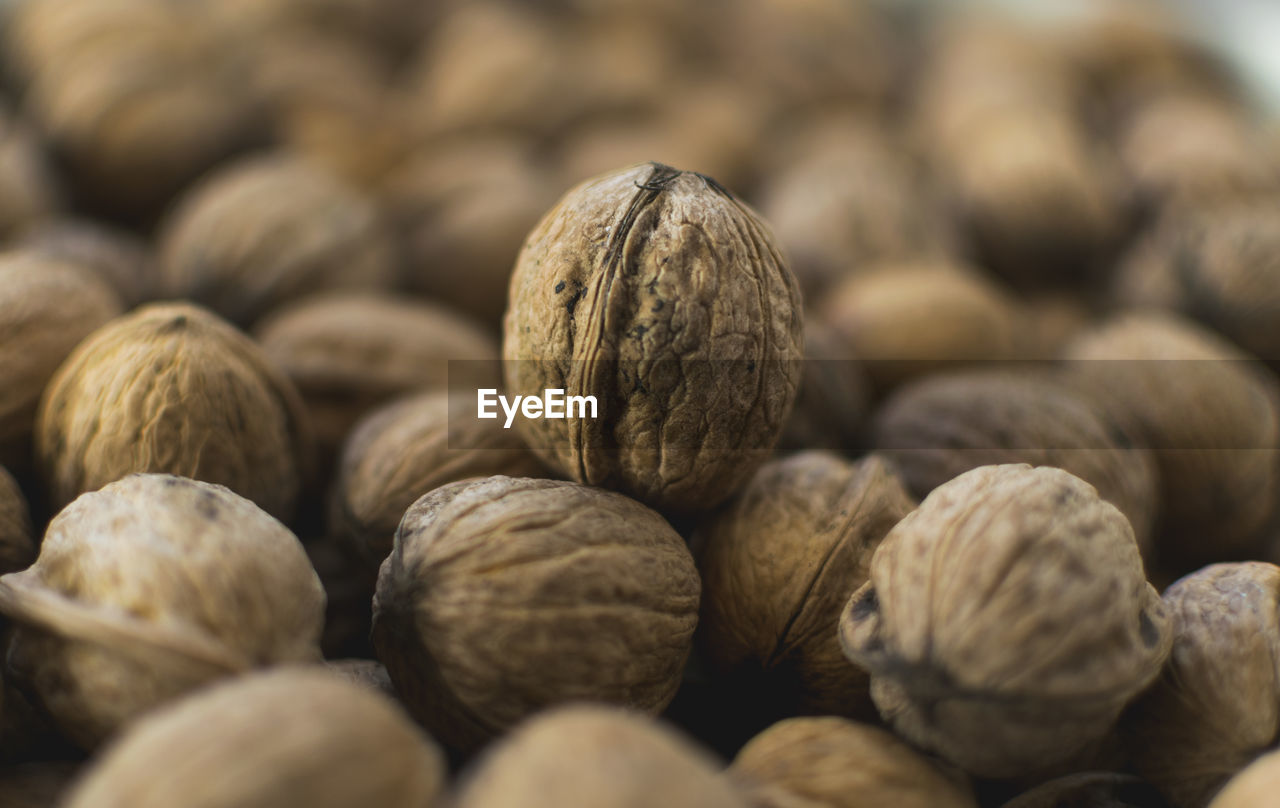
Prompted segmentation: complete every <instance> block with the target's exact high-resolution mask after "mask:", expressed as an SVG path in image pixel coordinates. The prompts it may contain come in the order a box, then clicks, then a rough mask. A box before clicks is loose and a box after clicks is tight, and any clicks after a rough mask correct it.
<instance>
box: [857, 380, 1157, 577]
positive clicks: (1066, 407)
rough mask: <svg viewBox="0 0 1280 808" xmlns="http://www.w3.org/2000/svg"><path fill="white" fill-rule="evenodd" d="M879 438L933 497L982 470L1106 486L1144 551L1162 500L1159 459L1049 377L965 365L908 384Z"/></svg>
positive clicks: (911, 484) (884, 415) (915, 487)
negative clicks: (1055, 473)
mask: <svg viewBox="0 0 1280 808" xmlns="http://www.w3.org/2000/svg"><path fill="white" fill-rule="evenodd" d="M871 432H872V444H873V445H874V446H875V447H876V448H877V449H878V450H879V451H881V452H883V453H884V454H885V455H886V456H888V457H889V458H891V459H892V460H893V462H894V464H895V465H896V466H897V467H898V470H899V471H900V472H901V474H902V478H903V480H904V482H905V483H906V485H907V488H908V489H909V490H910V491H911V493H912V494H914V495H915V496H917V497H924V496H926V495H927V494H928V493H929V492H930V491H932V490H933V489H934V488H937V487H938V486H939V485H942V484H943V483H945V482H946V481H948V480H950V479H952V478H954V477H957V476H959V475H960V474H962V473H963V472H966V471H968V470H970V469H973V468H977V467H978V466H992V465H998V464H1001V463H1028V464H1030V465H1033V466H1056V467H1058V468H1061V469H1064V470H1065V471H1069V472H1071V473H1072V474H1074V475H1076V476H1077V477H1079V478H1081V479H1082V480H1084V481H1085V482H1087V483H1089V484H1090V485H1092V486H1094V487H1095V488H1097V489H1098V494H1099V496H1101V497H1102V498H1103V499H1105V500H1107V501H1108V502H1110V503H1111V504H1112V505H1115V506H1116V507H1117V508H1119V509H1120V512H1121V513H1123V514H1124V515H1125V517H1126V518H1127V519H1128V520H1129V524H1130V525H1131V526H1132V527H1133V532H1134V536H1135V538H1136V539H1137V541H1138V547H1139V549H1141V550H1142V551H1143V554H1144V557H1145V556H1146V554H1147V551H1148V550H1149V548H1150V544H1151V523H1152V521H1153V520H1154V519H1155V513H1156V508H1157V506H1158V489H1157V485H1158V482H1157V476H1156V467H1155V461H1154V458H1153V457H1152V455H1151V453H1150V452H1148V451H1146V450H1145V449H1141V448H1132V446H1133V443H1134V440H1133V438H1132V437H1130V436H1129V435H1128V434H1127V433H1126V432H1125V431H1124V429H1123V428H1121V427H1120V426H1119V425H1116V424H1113V423H1111V422H1110V421H1109V420H1108V419H1107V417H1106V415H1105V411H1104V410H1102V409H1101V408H1100V407H1098V406H1097V405H1096V404H1094V403H1093V402H1092V401H1091V400H1089V399H1088V398H1087V397H1085V396H1083V395H1081V394H1079V393H1077V392H1076V391H1074V390H1072V389H1071V388H1070V387H1069V386H1067V385H1066V384H1063V383H1060V382H1059V381H1057V380H1056V379H1055V378H1053V377H1052V376H1050V375H1049V374H1047V373H1040V374H1034V373H1028V372H1026V371H1021V372H1014V371H991V370H973V371H959V372H956V373H952V374H947V375H943V374H937V375H934V376H930V377H928V378H925V379H921V380H920V381H918V382H915V383H914V384H912V385H910V386H907V387H903V388H901V389H899V390H898V391H897V393H895V395H894V396H893V397H891V398H890V399H889V400H888V401H886V402H885V403H884V405H883V406H882V407H881V409H880V410H879V412H878V413H877V414H876V416H875V419H874V421H873V423H872V428H871Z"/></svg>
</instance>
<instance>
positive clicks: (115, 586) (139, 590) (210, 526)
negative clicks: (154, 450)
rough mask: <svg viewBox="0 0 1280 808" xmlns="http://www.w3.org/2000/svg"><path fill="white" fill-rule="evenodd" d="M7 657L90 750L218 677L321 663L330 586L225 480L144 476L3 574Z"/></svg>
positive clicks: (89, 508)
mask: <svg viewBox="0 0 1280 808" xmlns="http://www.w3.org/2000/svg"><path fill="white" fill-rule="evenodd" d="M0 612H2V613H3V614H4V615H5V616H7V617H9V618H10V619H12V620H13V621H14V623H15V629H14V635H13V639H12V643H11V645H10V648H9V658H8V662H9V667H10V668H11V669H12V671H13V672H14V674H15V676H16V678H17V680H18V683H19V684H20V686H22V687H24V688H25V689H27V690H28V691H30V692H32V693H33V694H34V695H35V696H36V697H37V699H38V700H39V701H40V702H41V704H42V705H43V707H44V708H45V710H47V711H48V713H49V714H50V715H51V716H52V717H53V719H54V721H55V722H56V723H57V724H58V726H59V727H60V728H61V729H62V730H63V732H65V733H66V734H67V735H68V736H69V737H70V738H72V739H73V740H74V741H76V743H78V744H80V745H81V746H83V747H84V748H86V749H91V748H93V747H94V746H96V745H97V744H99V743H100V742H101V741H102V740H103V739H105V738H106V737H108V736H109V735H111V734H112V733H114V732H115V731H116V730H117V729H119V727H120V726H121V725H122V724H124V723H126V722H128V721H130V720H131V719H133V718H135V717H137V716H138V715H141V714H142V713H144V712H146V711H147V710H149V709H151V708H153V707H155V706H156V705H158V704H161V703H163V702H166V701H168V700H170V699H172V698H174V697H176V696H178V695H180V694H182V693H184V692H187V691H189V690H193V689H195V688H197V687H200V686H201V685H204V684H206V683H208V682H210V681H213V680H215V679H218V678H221V677H225V676H232V675H235V674H239V673H243V672H245V671H248V670H251V669H253V668H256V667H262V666H267V665H272V664H277V663H281V662H291V661H312V660H318V659H319V656H320V649H319V646H318V640H319V636H320V628H321V621H322V619H323V616H324V592H323V590H322V589H321V587H320V581H319V579H318V578H317V577H316V573H315V570H313V569H312V567H311V564H310V562H308V561H307V555H306V553H305V552H304V551H303V549H302V545H301V544H300V543H299V542H298V540H297V538H296V537H295V536H294V535H293V534H292V533H290V532H289V530H288V529H287V528H285V526H284V525H282V524H280V523H279V522H278V521H276V520H275V519H273V518H271V517H270V516H268V515H267V514H266V513H264V512H263V511H262V510H261V509H259V508H258V507H257V506H256V505H254V504H253V503H252V502H250V501H248V500H247V499H244V498H243V497H240V496H237V495H236V494H234V493H232V492H231V491H230V490H228V489H226V488H223V487H222V486H217V485H209V484H207V483H201V482H196V481H194V480H188V479H185V478H182V477H173V476H170V475H166V474H135V475H131V476H129V477H126V478H124V479H122V480H119V481H117V482H114V483H111V484H110V485H107V486H106V487H104V488H103V489H102V490H100V491H95V492H92V493H89V494H85V495H84V496H82V497H80V498H78V499H77V500H76V501H75V502H73V503H72V504H71V505H69V506H67V507H66V508H65V509H63V510H62V512H61V513H59V514H58V515H57V516H56V517H55V518H54V520H53V521H52V522H50V523H49V528H48V531H47V532H46V533H45V536H44V541H43V543H42V544H41V545H40V556H39V558H38V559H37V560H36V563H35V564H34V565H33V566H32V567H31V568H29V569H27V570H24V571H23V572H15V573H10V574H8V575H5V576H3V577H0Z"/></svg>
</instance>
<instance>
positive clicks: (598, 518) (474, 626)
mask: <svg viewBox="0 0 1280 808" xmlns="http://www.w3.org/2000/svg"><path fill="white" fill-rule="evenodd" d="M698 595H699V581H698V573H697V570H696V569H695V567H694V564H693V559H692V557H691V556H690V554H689V550H688V548H686V547H685V544H684V542H683V540H682V539H681V538H680V536H679V534H677V533H676V532H675V531H674V530H673V529H672V528H671V526H670V525H668V524H667V523H666V521H665V520H663V518H662V517H661V516H659V515H658V514H657V513H655V512H653V511H651V510H649V509H648V508H646V507H644V506H643V505H640V504H639V503H637V502H635V501H634V500H630V499H628V498H626V497H624V496H622V495H621V494H615V493H612V492H608V491H602V490H599V489H595V488H588V487H586V486H581V485H577V484H575V483H569V482H560V481H552V480H530V479H519V478H511V477H490V478H487V479H484V480H480V481H471V482H459V483H453V484H450V485H447V486H444V487H443V488H439V489H436V490H435V491H433V492H431V493H430V494H427V495H426V496H424V497H422V498H421V499H419V500H418V501H417V502H415V503H414V504H413V507H411V508H410V509H409V511H408V512H407V513H406V514H405V516H404V519H403V521H402V522H401V523H400V528H399V530H398V531H397V532H396V542H395V549H394V550H393V551H392V553H391V555H390V556H389V557H388V558H387V560H386V561H385V562H383V564H382V570H381V573H380V574H379V577H378V592H377V595H376V597H375V599H374V606H373V609H374V616H373V643H374V647H375V648H376V649H377V652H378V658H379V659H380V660H381V661H382V663H383V664H385V665H386V666H387V670H388V672H390V674H391V679H392V681H394V682H395V684H396V689H397V690H398V691H399V692H400V694H401V696H403V697H404V700H405V702H406V703H407V704H408V706H409V709H410V711H411V712H412V713H413V714H414V715H415V717H417V718H418V720H419V721H421V722H423V723H424V724H425V725H426V726H427V727H428V729H430V730H431V732H432V734H433V735H435V736H436V737H437V738H440V739H441V740H442V741H444V742H445V743H446V744H449V745H451V746H455V747H460V748H469V747H474V746H476V745H478V744H479V743H481V742H483V741H485V740H487V739H488V738H490V737H492V736H494V735H497V734H499V733H500V732H501V731H503V730H505V729H506V728H508V727H510V726H511V725H513V724H515V723H516V722H517V721H519V720H520V719H522V718H524V717H525V716H527V715H529V714H531V713H533V712H536V711H537V710H539V709H542V708H544V707H547V706H549V705H552V704H556V703H559V702H565V701H571V700H578V699H589V700H593V701H605V702H610V703H615V704H619V705H623V706H627V707H632V708H634V709H637V710H641V711H645V712H651V713H657V712H659V711H661V710H662V709H663V708H664V707H665V706H666V705H667V703H668V702H670V701H671V699H672V697H673V696H674V695H675V692H676V688H677V687H679V684H680V677H681V672H682V670H683V668H684V662H685V659H686V657H687V656H688V654H689V649H690V646H691V645H692V640H693V630H694V626H695V625H696V623H697V612H698Z"/></svg>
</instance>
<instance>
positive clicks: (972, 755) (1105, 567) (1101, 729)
mask: <svg viewBox="0 0 1280 808" xmlns="http://www.w3.org/2000/svg"><path fill="white" fill-rule="evenodd" d="M840 642H841V645H842V646H843V648H844V650H845V653H846V654H847V655H848V656H849V658H850V659H851V660H853V661H854V663H855V664H857V665H860V666H861V667H863V668H865V669H866V670H867V671H868V672H869V673H870V674H871V697H872V699H874V701H875V703H876V706H877V707H878V708H879V710H880V713H881V715H882V716H884V718H885V719H886V720H887V721H888V722H889V723H891V724H892V725H893V727H894V729H895V730H897V731H898V732H899V733H900V734H901V735H902V736H903V737H905V738H906V739H908V740H910V741H912V742H914V743H917V744H919V745H921V746H923V747H924V748H926V749H931V750H934V751H937V752H938V753H939V754H941V755H942V756H943V757H945V758H946V759H948V760H950V761H951V762H953V763H955V764H957V765H959V766H960V767H961V768H963V769H965V770H966V771H969V772H971V773H973V774H976V775H979V776H983V777H1016V776H1023V775H1032V774H1033V773H1035V772H1037V771H1039V770H1043V769H1046V768H1048V767H1051V766H1052V765H1054V764H1055V763H1057V762H1059V761H1062V760H1065V759H1067V758H1069V757H1071V756H1072V755H1073V754H1074V753H1076V752H1077V751H1078V750H1080V749H1081V748H1083V747H1085V746H1086V745H1087V744H1089V743H1090V742H1093V741H1096V740H1098V739H1100V738H1101V737H1102V736H1103V735H1105V734H1106V733H1107V731H1108V730H1109V729H1110V728H1111V725H1112V724H1113V722H1114V721H1115V720H1116V717H1117V716H1118V715H1119V714H1120V711H1121V709H1122V708H1123V707H1124V705H1125V704H1126V703H1127V702H1128V701H1129V700H1130V699H1131V698H1132V697H1133V696H1134V695H1136V694H1137V693H1138V692H1139V691H1141V690H1142V689H1143V688H1144V687H1146V686H1147V685H1148V684H1149V683H1150V682H1151V681H1152V680H1153V679H1154V678H1155V677H1156V676H1157V675H1158V674H1159V672H1160V667H1161V665H1162V664H1163V663H1164V660H1165V658H1166V657H1167V656H1168V654H1169V648H1170V645H1171V644H1172V631H1171V627H1170V625H1169V618H1168V615H1167V613H1166V610H1165V609H1164V607H1163V606H1162V605H1161V603H1160V598H1159V596H1158V595H1157V593H1156V591H1155V589H1154V588H1153V587H1152V586H1151V585H1150V584H1148V583H1147V580H1146V577H1145V575H1144V574H1143V568H1142V559H1141V558H1140V556H1139V555H1138V546H1137V544H1136V543H1135V542H1134V539H1133V530H1132V528H1130V527H1129V522H1128V520H1126V519H1125V518H1124V516H1123V515H1122V514H1121V513H1120V512H1119V511H1118V510H1116V508H1115V507H1114V506H1112V505H1111V504H1110V503H1107V502H1104V501H1103V500H1102V499H1100V498H1099V497H1098V495H1097V492H1096V491H1095V490H1094V489H1093V488H1092V487H1091V486H1090V485H1089V484H1088V483H1085V482H1084V481H1083V480H1080V479H1079V478H1076V477H1073V476H1072V475H1070V474H1068V473H1067V472H1065V471H1062V470H1061V469H1054V468H1037V469H1033V468H1031V467H1030V466H1026V465H1003V466H982V467H980V468H977V469H974V470H972V471H968V472H965V473H964V474H961V475H960V476H959V477H956V478H955V479H954V480H952V481H950V482H948V483H945V484H944V485H941V486H939V487H938V488H935V489H934V491H933V493H931V494H930V495H929V496H928V497H926V498H925V500H924V502H922V503H921V504H920V507H918V508H917V509H916V510H915V511H913V512H912V513H910V514H908V515H907V517H906V518H905V519H903V520H902V521H901V522H899V523H898V524H897V526H896V527H894V528H893V530H891V531H889V535H888V536H887V537H885V539H884V541H883V542H882V543H881V544H880V547H879V548H878V549H877V550H876V553H875V555H874V556H873V557H872V560H871V580H870V581H869V582H868V583H866V584H864V585H863V586H862V588H861V589H859V590H858V591H857V592H855V593H854V595H853V597H852V598H851V599H850V601H849V603H848V605H847V606H846V607H845V611H844V613H843V615H842V617H841V623H840Z"/></svg>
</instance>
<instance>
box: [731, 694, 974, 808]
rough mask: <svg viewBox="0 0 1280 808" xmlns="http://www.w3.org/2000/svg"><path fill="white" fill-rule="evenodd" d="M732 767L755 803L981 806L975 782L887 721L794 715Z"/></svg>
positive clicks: (787, 807)
mask: <svg viewBox="0 0 1280 808" xmlns="http://www.w3.org/2000/svg"><path fill="white" fill-rule="evenodd" d="M729 775H730V776H731V777H732V778H733V779H734V780H735V781H736V782H738V783H740V784H741V785H742V786H743V787H744V789H745V790H746V792H747V793H748V794H750V795H751V796H752V797H753V804H754V805H756V806H758V808H862V806H873V805H875V806H878V805H883V806H895V808H977V805H978V803H977V801H976V800H975V799H974V796H973V789H972V788H970V787H969V784H968V783H967V782H965V781H964V779H962V778H958V777H955V776H954V775H949V774H948V773H944V772H943V771H942V770H941V769H939V768H938V767H937V766H936V765H934V764H933V763H932V762H930V761H929V760H928V759H927V758H925V757H924V756H922V755H921V754H920V753H918V752H916V751H915V750H914V749H912V748H911V747H909V746H907V745H906V744H905V743H903V742H902V741H900V740H899V739H898V738H896V737H894V736H893V735H892V734H890V733H888V732H885V731H884V730H882V729H878V728H876V727H872V726H868V725H866V724H858V723H855V722H853V721H848V720H845V719H843V718H837V717H834V716H826V717H822V718H792V719H788V720H786V721H781V722H779V723H777V724H774V725H773V726H772V727H770V728H769V729H767V730H765V731H764V732H762V733H760V734H759V735H757V736H756V737H755V738H753V739H752V740H751V742H750V743H748V744H747V745H746V746H744V747H743V748H742V750H741V751H740V752H738V756H737V757H736V758H734V761H733V765H732V766H730V767H729Z"/></svg>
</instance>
